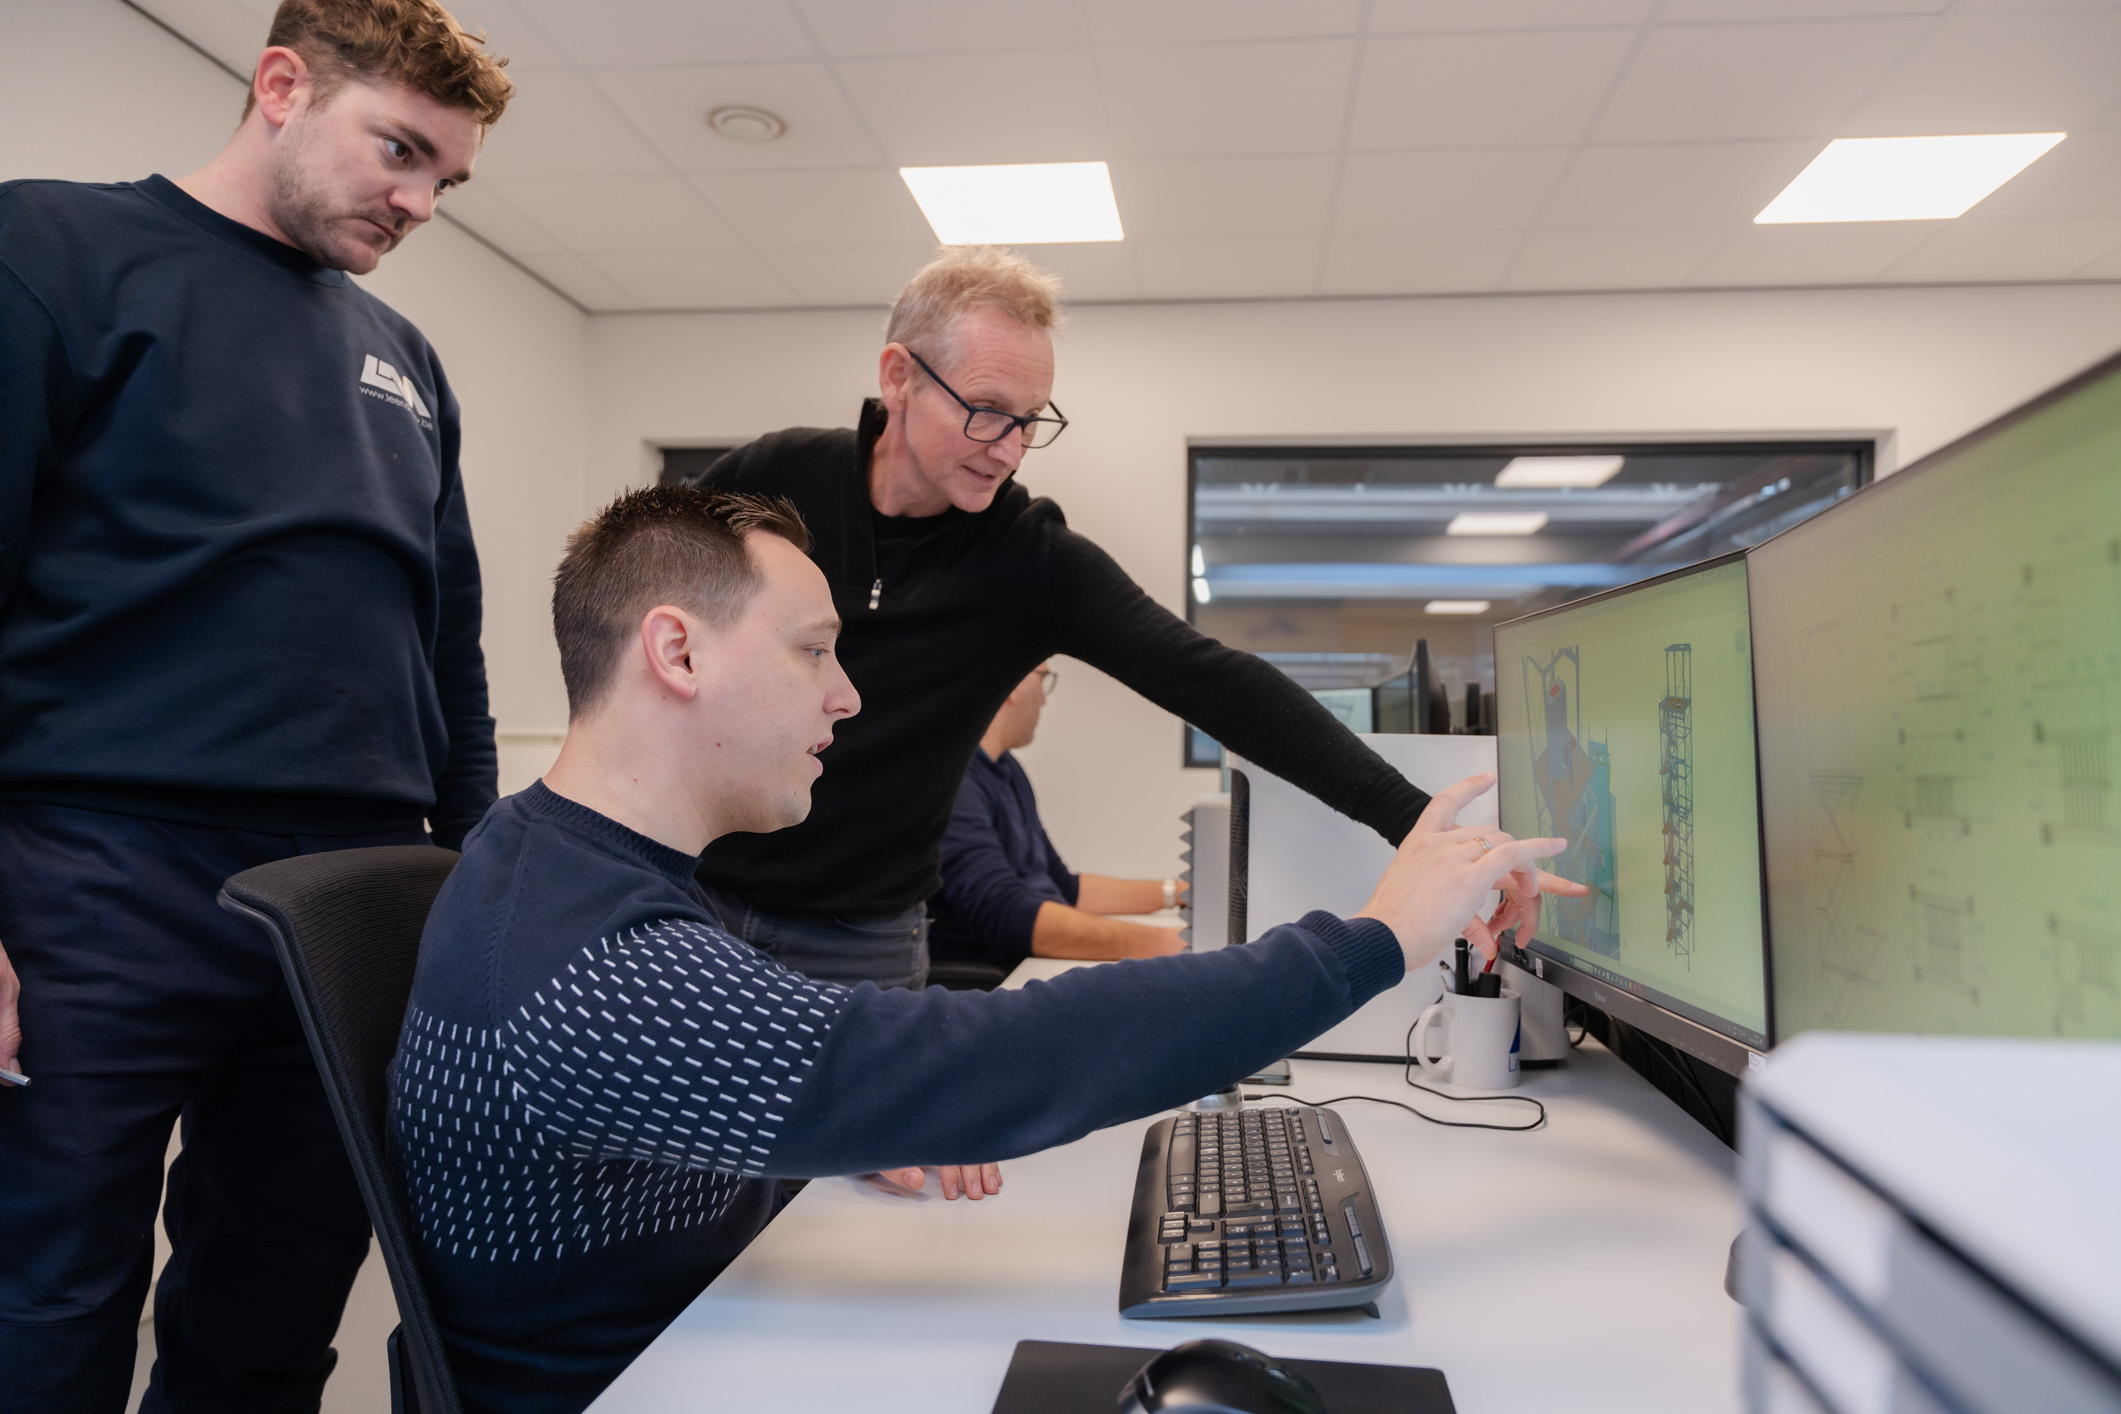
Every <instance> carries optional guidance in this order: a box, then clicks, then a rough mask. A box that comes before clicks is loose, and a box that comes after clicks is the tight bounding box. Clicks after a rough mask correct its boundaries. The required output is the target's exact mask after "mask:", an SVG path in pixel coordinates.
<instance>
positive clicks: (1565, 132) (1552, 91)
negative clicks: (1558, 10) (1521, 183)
mask: <svg viewBox="0 0 2121 1414" xmlns="http://www.w3.org/2000/svg"><path fill="white" fill-rule="evenodd" d="M1633 43H1634V32H1633V31H1631V30H1625V29H1596V30H1539V31H1530V32H1524V33H1515V34H1458V35H1437V36H1430V35H1424V36H1408V37H1395V38H1390V39H1377V40H1372V41H1371V42H1370V43H1369V44H1368V45H1367V46H1366V47H1365V50H1364V54H1363V62H1362V78H1361V80H1360V82H1359V83H1358V85H1357V88H1356V96H1355V121H1354V125H1353V129H1352V131H1351V133H1350V135H1349V141H1350V143H1351V145H1352V146H1354V147H1355V148H1357V149H1358V150H1359V149H1363V148H1373V149H1375V148H1398V147H1501V146H1507V145H1511V144H1522V143H1556V142H1578V141H1580V140H1581V139H1582V137H1583V134H1584V129H1585V128H1586V127H1587V126H1588V125H1589V124H1590V121H1591V117H1592V115H1593V114H1594V113H1595V112H1597V109H1598V103H1599V101H1600V99H1602V98H1603V97H1604V96H1605V93H1606V91H1607V90H1608V89H1609V88H1611V87H1612V83H1613V77H1614V75H1615V74H1617V73H1618V72H1619V71H1620V66H1621V64H1622V62H1623V61H1624V60H1625V59H1626V58H1627V55H1628V50H1629V47H1630V46H1631V45H1632V44H1633Z"/></svg>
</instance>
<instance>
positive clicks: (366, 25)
mask: <svg viewBox="0 0 2121 1414" xmlns="http://www.w3.org/2000/svg"><path fill="white" fill-rule="evenodd" d="M485 44H486V40H485V37H484V36H483V35H474V34H468V33H466V32H465V30H464V27H463V26H461V25H459V24H458V23H457V20H456V16H454V15H452V14H450V13H449V11H447V10H445V9H443V8H442V7H441V6H440V5H439V4H437V3H435V0H282V3H281V5H280V8H279V9H278V10H277V11H276V12H274V14H273V17H272V28H271V29H270V30H268V31H267V32H266V35H265V47H266V48H268V49H273V48H284V49H292V50H294V51H295V53H297V54H299V55H301V56H302V62H303V63H305V64H307V65H309V72H310V74H311V75H312V77H313V78H314V79H315V81H316V85H317V97H318V100H319V101H320V102H321V101H322V100H323V99H324V98H326V97H327V96H329V95H330V94H331V93H333V92H335V91H336V90H337V89H338V88H339V87H340V85H342V84H344V83H345V82H347V81H348V80H349V79H360V80H366V81H369V82H383V83H401V84H404V85H405V86H406V87H407V88H409V89H412V90H414V91H415V92H417V93H424V94H426V95H427V96H428V97H429V98H432V99H433V100H434V101H435V102H437V103H441V104H444V105H446V106H448V107H451V108H468V109H470V110H471V111H472V112H473V113H475V114H477V115H478V119H479V123H480V125H481V126H482V127H488V128H490V127H492V126H493V125H494V124H495V123H498V122H499V121H501V111H502V110H503V109H505V108H506V107H507V106H508V100H509V98H510V97H511V96H512V95H513V94H514V93H515V84H514V83H513V82H511V81H510V79H509V77H508V75H506V74H504V73H502V72H501V70H502V69H504V68H506V67H507V66H508V61H507V60H506V59H501V58H496V57H495V56H494V55H492V54H489V53H487V52H486V48H485ZM256 102H257V95H256V94H255V93H253V94H252V95H251V96H250V97H248V98H246V99H244V100H243V116H244V117H246V118H248V117H249V116H250V110H251V108H252V106H253V105H254V104H255V103H256Z"/></svg>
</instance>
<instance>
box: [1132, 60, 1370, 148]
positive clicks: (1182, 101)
mask: <svg viewBox="0 0 2121 1414" xmlns="http://www.w3.org/2000/svg"><path fill="white" fill-rule="evenodd" d="M1354 53H1355V46H1354V44H1353V43H1352V42H1351V41H1347V40H1337V39H1306V40H1287V41H1277V42H1273V43H1259V44H1196V45H1189V46H1184V47H1170V46H1150V47H1139V48H1111V49H1100V50H1098V51H1097V72H1098V77H1099V80H1100V81H1101V83H1102V86H1103V89H1104V97H1105V111H1106V112H1108V113H1109V114H1110V115H1111V120H1112V138H1113V151H1114V152H1116V153H1117V154H1119V155H1121V156H1126V157H1213V156H1223V155H1236V154H1267V153H1281V152H1331V151H1333V150H1334V149H1335V148H1337V147H1338V146H1339V145H1340V131H1341V115H1342V112H1343V111H1344V108H1345V104H1346V100H1347V92H1348V78H1349V74H1350V72H1351V70H1352V66H1353V61H1354Z"/></svg>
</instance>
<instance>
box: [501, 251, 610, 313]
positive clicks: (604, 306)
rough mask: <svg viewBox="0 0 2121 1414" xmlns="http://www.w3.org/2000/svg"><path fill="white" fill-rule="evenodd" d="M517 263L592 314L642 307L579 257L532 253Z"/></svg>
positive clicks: (603, 274)
mask: <svg viewBox="0 0 2121 1414" xmlns="http://www.w3.org/2000/svg"><path fill="white" fill-rule="evenodd" d="M516 259H518V260H520V261H522V262H523V264H525V265H527V266H529V267H530V268H531V269H532V270H535V271H537V272H538V274H539V275H541V276H543V277H544V278H545V279H546V280H549V281H550V282H551V283H552V284H554V285H556V286H558V287H559V289H561V290H562V291H564V292H565V293H566V295H567V297H568V298H569V299H571V300H573V301H574V302H575V303H576V304H578V305H580V306H582V308H584V309H586V310H588V311H589V312H590V313H591V314H612V313H616V312H618V311H620V310H626V309H639V308H640V307H641V302H640V301H639V300H637V299H635V298H634V297H633V296H632V295H630V294H628V293H627V292H626V291H624V290H622V289H620V288H619V286H618V283H617V282H616V281H614V280H613V279H612V278H611V277H610V276H609V275H606V274H605V273H604V272H603V271H601V270H599V269H597V268H596V267H595V266H594V265H591V264H590V263H589V262H588V261H587V260H586V259H584V258H583V257H581V256H579V255H569V254H567V253H565V252H563V251H556V252H551V253H539V252H532V253H529V254H524V255H518V256H516Z"/></svg>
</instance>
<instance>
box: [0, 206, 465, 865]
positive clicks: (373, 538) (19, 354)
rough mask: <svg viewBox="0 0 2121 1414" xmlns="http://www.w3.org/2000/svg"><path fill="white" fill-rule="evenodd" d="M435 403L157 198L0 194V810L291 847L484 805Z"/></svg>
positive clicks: (232, 235) (208, 216) (457, 515)
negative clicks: (146, 823) (154, 820)
mask: <svg viewBox="0 0 2121 1414" xmlns="http://www.w3.org/2000/svg"><path fill="white" fill-rule="evenodd" d="M457 446H458V430H457V405H456V400H455V398H454V397H452V396H451V394H450V391H449V385H448V383H447V381H446V380H445V379H444V378H443V376H442V368H441V365H440V363H439V362H438V361H437V360H436V358H435V354H434V350H433V349H432V348H430V347H429V346H428V344H427V341H426V340H425V339H423V338H422V337H421V336H420V332H419V331H418V330H417V329H415V328H414V327H413V326H412V325H411V324H410V323H408V322H406V321H405V320H404V319H402V318H400V317H399V316H398V315H397V314H395V313H393V312H392V311H391V310H390V309H389V308H388V307H387V306H385V305H384V304H383V303H382V302H381V301H379V300H377V299H376V298H375V297H374V296H373V295H370V294H369V293H367V292H366V291H365V290H362V289H361V288H360V287H358V286H357V285H355V284H354V283H353V282H352V281H351V280H349V279H348V278H347V276H346V275H344V274H343V273H341V272H339V271H336V270H327V269H324V268H323V267H321V266H319V265H318V264H316V263H315V262H314V261H312V260H311V259H309V257H308V256H306V255H304V254H302V253H301V252H299V251H297V250H295V249H293V248H292V247H290V246H286V245H282V244H281V243H280V242H278V241H275V240H273V239H271V238H270V237H268V236H265V235H263V234H261V233H259V232H257V231H253V230H251V229H250V228H248V227H246V226H243V225H241V224H239V223H237V222H235V221H231V220H228V219H227V218H226V217H223V216H220V215H217V214H216V213H214V212H213V211H211V210H209V209H208V208H206V207H205V206H203V205H201V204H200V203H198V202H197V201H194V200H193V199H192V198H191V197H189V196H187V195H185V194H184V193H183V192H182V191H180V190H179V189H178V188H177V187H176V186H175V185H174V184H173V183H171V182H169V181H167V180H165V179H163V178H161V177H151V178H149V179H148V180H146V181H144V182H134V183H120V184H117V185H110V186H88V185H81V184H77V183H71V182H46V181H25V182H9V183H6V184H4V185H0V797H4V798H11V799H17V800H23V799H27V800H40V801H54V802H58V803H62V804H72V805H83V806H88V807H91V808H96V809H105V810H117V811H120V812H123V813H127V814H139V815H149V816H155V817H158V818H162V819H170V820H178V821H188V822H191V823H196V824H205V825H220V826H229V827H235V828H247V829H260V830H271V831H275V832H282V833H300V834H356V833H364V832H368V831H372V830H379V829H386V828H394V827H398V826H403V825H412V826H417V825H418V824H419V822H420V820H421V819H422V818H423V817H425V818H426V819H428V820H429V821H431V822H432V824H433V827H434V830H435V834H436V837H437V838H438V839H439V840H440V841H442V842H443V843H449V844H453V843H455V842H456V841H457V839H459V838H460V837H461V836H462V834H463V832H464V831H465V830H467V829H469V828H470V826H471V825H472V824H473V823H474V822H475V821H476V820H477V819H478V818H479V816H480V815H481V814H482V813H483V812H484V811H485V809H486V807H487V806H488V805H489V804H490V803H491V802H492V800H493V796H494V743H493V720H492V718H491V717H489V716H488V715H487V711H486V667H485V660H484V658H483V657H482V656H481V654H480V651H479V614H480V601H479V566H478V559H477V557H476V555H475V554H474V553H473V550H472V543H471V524H470V521H469V519H468V517H467V515H466V512H465V507H464V488H463V484H462V481H461V480H460V479H459V476H458V471H457Z"/></svg>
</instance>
